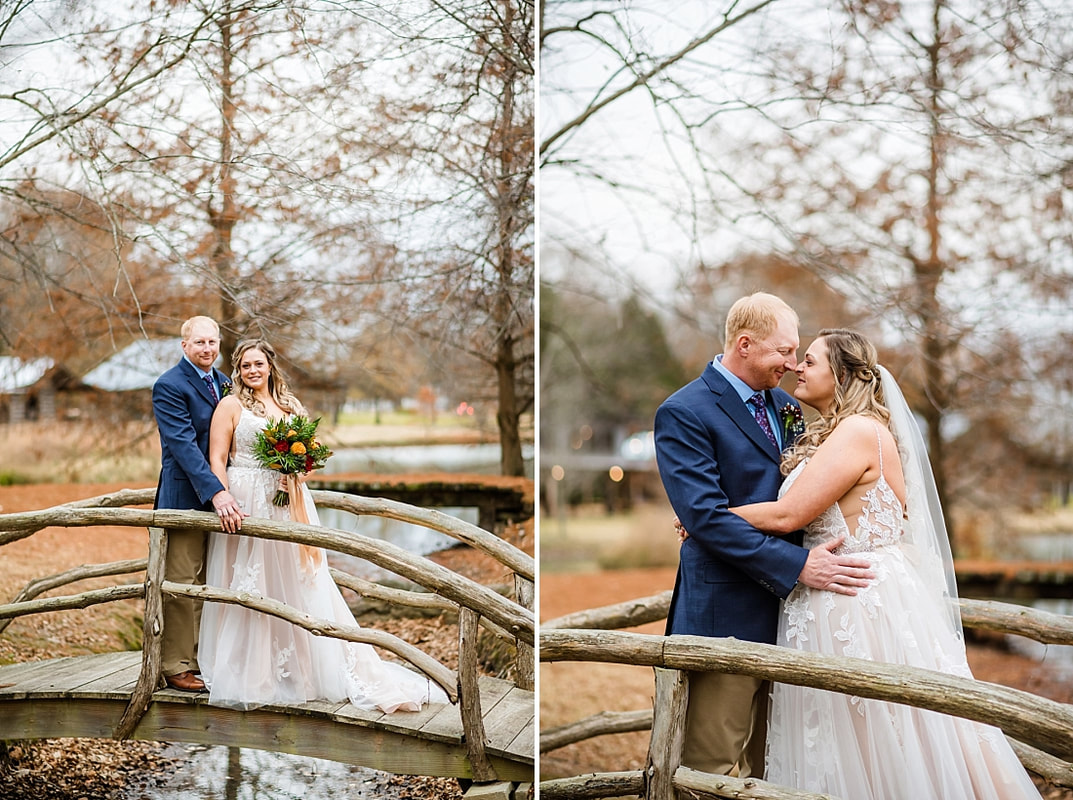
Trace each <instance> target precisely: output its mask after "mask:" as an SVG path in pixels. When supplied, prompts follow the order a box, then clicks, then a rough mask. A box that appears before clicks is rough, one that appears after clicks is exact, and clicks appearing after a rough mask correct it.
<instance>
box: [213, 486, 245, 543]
mask: <svg viewBox="0 0 1073 800" xmlns="http://www.w3.org/2000/svg"><path fill="white" fill-rule="evenodd" d="M212 507H213V508H215V509H216V516H218V517H219V518H220V527H221V528H223V529H224V530H225V531H226V532H227V533H237V532H238V531H240V530H242V520H243V518H245V517H248V516H249V514H247V513H246V512H245V511H243V510H242V507H241V506H239V504H238V500H236V499H235V498H234V497H232V496H231V492H229V491H227V490H226V489H224V490H223V491H222V492H217V493H216V494H214V495H213V496H212Z"/></svg>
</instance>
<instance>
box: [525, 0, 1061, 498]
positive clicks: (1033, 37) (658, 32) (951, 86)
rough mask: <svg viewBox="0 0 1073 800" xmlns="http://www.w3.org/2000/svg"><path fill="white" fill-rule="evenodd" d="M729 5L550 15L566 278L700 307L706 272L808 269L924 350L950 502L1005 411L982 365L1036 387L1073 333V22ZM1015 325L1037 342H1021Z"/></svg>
mask: <svg viewBox="0 0 1073 800" xmlns="http://www.w3.org/2000/svg"><path fill="white" fill-rule="evenodd" d="M710 9H711V6H710V5H708V4H701V5H700V6H693V5H689V4H687V5H685V6H682V7H680V8H679V9H678V10H677V12H676V18H675V19H673V20H669V21H666V22H664V23H657V22H656V21H654V20H653V19H652V18H651V17H650V15H652V14H654V13H655V11H656V9H655V7H654V6H649V5H646V4H643V3H641V4H636V5H633V6H631V7H629V8H625V7H622V6H619V5H614V4H601V3H598V2H595V3H584V4H582V3H576V4H558V3H550V4H548V6H547V11H546V17H545V22H546V27H545V29H544V35H543V36H542V43H543V48H544V49H543V51H542V55H543V56H544V61H543V62H542V64H543V65H546V66H547V71H546V73H545V74H546V76H547V79H546V80H543V79H542V86H543V88H542V100H545V99H546V105H547V106H548V108H549V111H548V114H547V115H545V116H546V117H547V118H548V119H549V122H548V123H547V129H546V135H545V138H544V140H543V141H544V144H543V146H542V150H541V153H542V157H543V161H542V172H541V186H542V196H543V198H544V200H543V202H544V204H545V206H544V207H545V208H549V209H550V211H549V213H548V214H547V215H546V216H544V217H543V218H542V238H543V239H544V241H542V253H548V254H549V256H550V259H549V261H550V263H549V267H550V269H549V270H548V273H549V275H551V276H562V277H561V279H562V280H564V281H567V282H569V281H570V280H571V279H572V278H574V276H576V275H577V273H578V271H579V269H578V265H582V264H589V265H593V266H594V267H595V270H596V275H598V276H600V277H603V278H604V279H605V281H606V282H607V283H609V284H612V285H613V284H614V282H616V278H618V277H619V276H621V277H620V278H619V280H618V281H617V283H618V284H619V286H622V285H625V287H627V288H626V289H619V291H627V290H632V289H633V288H635V284H636V283H637V282H642V283H644V284H646V285H648V286H649V287H651V286H652V285H653V284H654V283H656V282H658V281H660V280H663V281H664V285H665V286H666V285H667V283H671V285H673V286H676V287H679V288H680V290H682V291H684V292H685V293H688V292H689V291H691V287H692V286H693V285H694V283H693V280H692V279H691V278H690V277H689V274H688V273H690V272H692V271H693V270H694V269H698V267H697V265H712V264H722V263H732V262H733V261H734V260H735V258H738V257H740V256H741V255H742V254H743V253H764V252H769V253H773V254H775V255H777V256H778V257H779V258H781V259H783V260H784V261H785V262H786V263H789V264H794V265H797V268H798V269H801V270H803V271H807V272H809V273H811V274H813V275H815V276H816V277H818V278H819V279H820V280H822V281H823V282H825V283H826V284H828V285H829V286H831V287H832V288H833V289H835V290H836V291H838V292H839V293H841V294H843V295H845V296H847V297H849V298H850V300H851V307H855V308H856V310H857V311H858V312H860V313H863V314H867V315H871V316H872V317H873V318H876V319H878V320H880V321H881V323H882V324H881V326H880V327H879V330H880V332H881V335H882V338H883V339H884V341H885V342H886V343H887V344H892V343H897V342H900V343H901V347H900V348H899V349H900V350H902V351H905V352H915V353H917V354H918V356H917V357H916V358H915V359H913V360H907V361H906V362H905V363H904V368H903V372H902V377H903V379H904V380H905V382H906V383H907V384H909V387H908V388H909V390H910V392H911V393H913V394H914V396H915V397H916V399H917V403H916V405H917V408H918V409H919V411H920V412H921V414H922V415H923V416H924V417H925V419H926V421H927V423H928V437H929V441H930V446H931V451H932V457H933V460H934V461H935V463H936V467H937V474H938V475H939V479H940V484H941V485H942V486H943V489H944V495H949V493H950V486H949V485H948V482H947V481H945V480H943V478H944V476H946V475H947V469H948V467H949V463H948V460H947V459H946V457H945V455H944V448H945V447H946V446H947V444H948V443H949V442H950V441H951V440H952V439H954V438H957V437H960V436H962V435H963V434H964V426H965V425H967V424H969V425H971V424H972V423H971V420H972V419H973V417H972V413H970V412H971V411H972V410H973V409H976V408H981V407H982V406H983V405H985V404H986V403H987V402H988V399H989V397H990V396H992V395H989V394H988V390H989V389H991V388H992V387H990V386H989V384H988V382H987V380H985V376H984V375H983V374H982V373H980V372H979V371H978V370H979V366H980V364H981V363H986V362H987V361H988V360H989V359H990V360H994V359H995V358H1004V359H1005V358H1007V357H1008V358H1010V359H1011V361H1010V363H1008V364H1007V363H1006V361H1005V360H1004V361H1003V375H1004V376H1005V377H1006V378H1007V379H1008V380H1010V381H1014V382H1016V383H1017V385H1018V387H1019V388H1020V389H1027V388H1028V385H1027V382H1028V381H1030V380H1039V379H1040V377H1042V378H1043V379H1044V380H1046V376H1039V375H1038V374H1035V373H1034V372H1033V370H1032V369H1029V368H1028V363H1027V362H1026V361H1024V360H1023V359H1021V360H1018V359H1019V358H1021V356H1022V355H1023V354H1024V353H1025V352H1031V351H1033V350H1041V349H1046V348H1048V347H1051V346H1053V344H1052V343H1053V342H1055V341H1056V339H1055V335H1056V332H1058V331H1061V330H1063V329H1068V319H1069V318H1068V315H1064V316H1063V314H1062V313H1061V309H1063V308H1068V305H1069V301H1070V299H1073V298H1070V290H1071V287H1073V281H1071V280H1070V277H1071V267H1070V264H1071V263H1073V258H1071V255H1073V248H1071V246H1070V245H1071V242H1073V236H1071V233H1073V230H1071V227H1070V226H1071V224H1073V223H1071V222H1070V220H1069V219H1068V214H1067V213H1065V212H1064V208H1066V207H1067V204H1068V191H1069V189H1068V174H1069V173H1068V163H1069V160H1068V158H1067V157H1066V156H1065V155H1064V154H1065V153H1067V152H1068V145H1069V142H1070V141H1071V136H1070V134H1071V133H1073V130H1071V128H1070V123H1069V119H1070V117H1069V115H1068V114H1066V113H1064V110H1065V109H1067V108H1068V102H1069V101H1068V97H1069V96H1070V90H1071V88H1073V86H1071V83H1070V71H1069V69H1068V64H1069V59H1070V55H1071V54H1073V43H1071V41H1070V37H1069V31H1070V30H1071V26H1070V25H1069V22H1070V20H1069V11H1068V9H1066V8H1065V7H1064V5H1063V4H1059V3H1052V2H1047V0H1037V1H1036V2H1027V3H1025V2H1019V3H1005V2H1001V1H1000V0H995V2H983V3H980V2H971V3H970V2H960V1H959V0H934V1H933V2H929V3H927V4H900V3H873V2H865V1H862V2H855V1H853V0H846V2H840V3H837V4H834V5H833V6H831V5H830V4H820V3H817V4H815V6H814V7H809V6H807V5H806V6H801V5H800V4H796V5H795V6H794V7H793V8H792V9H789V8H784V6H783V5H782V4H779V3H777V2H776V3H772V4H763V5H762V6H760V5H757V6H750V7H745V6H741V5H740V4H736V3H733V4H728V5H726V6H725V7H724V11H723V12H722V15H721V16H719V17H716V16H715V12H714V11H712V10H710ZM746 12H749V13H748V14H747V13H746ZM787 13H792V14H793V18H792V19H790V18H789V17H788V16H787ZM727 22H733V25H730V26H728V25H726V24H725V23H727ZM716 29H718V33H717V35H716V36H714V37H711V38H705V37H706V36H707V34H708V33H710V32H711V31H713V30H716ZM697 30H699V31H701V32H702V33H701V34H700V35H697V34H696V31H697ZM701 40H703V41H702V42H701ZM698 42H700V44H699V45H698V44H697V43H698ZM678 56H681V57H678ZM676 57H677V58H676ZM577 198H583V200H584V202H580V201H578V199H577ZM593 209H598V211H594V210H593ZM623 242H624V243H626V246H625V247H624V246H622V244H621V243H623ZM638 253H639V254H640V255H638ZM703 268H704V267H703V266H702V267H700V269H703ZM624 273H627V274H624ZM592 275H593V271H591V270H590V271H589V272H588V273H587V274H586V277H587V279H588V280H589V281H590V283H591V282H592V280H593V278H592ZM667 275H670V276H675V277H674V280H673V281H667V280H666V279H665V277H664V276H667ZM639 276H641V277H640V281H639V280H638V279H639ZM608 279H609V280H608ZM664 297H666V294H664ZM684 299H685V300H688V299H689V298H688V297H686V298H684ZM667 305H668V306H669V305H670V303H667ZM677 305H678V307H679V308H682V307H686V305H687V303H685V302H680V303H678V304H677ZM681 322H682V323H683V324H689V320H688V319H685V318H681ZM1011 328H1013V329H1017V330H1020V331H1022V335H1023V336H1024V337H1026V338H1027V339H1029V340H1030V341H1031V344H1030V346H1029V347H1027V348H1026V349H1025V350H1021V349H1018V351H1017V352H1011V351H1010V350H1009V349H1008V348H1005V347H1004V343H1005V340H1004V338H1003V336H1002V333H1003V332H1004V331H1007V330H1009V329H1011ZM913 384H915V385H916V386H917V387H919V391H914V388H915V387H914V386H913ZM1011 402H1013V398H1012V397H1011ZM963 452H964V451H963V449H962V450H961V454H963ZM964 475H965V476H966V477H967V478H968V481H962V482H961V484H962V485H965V484H966V483H968V484H970V485H971V475H972V471H971V470H968V471H965V472H964Z"/></svg>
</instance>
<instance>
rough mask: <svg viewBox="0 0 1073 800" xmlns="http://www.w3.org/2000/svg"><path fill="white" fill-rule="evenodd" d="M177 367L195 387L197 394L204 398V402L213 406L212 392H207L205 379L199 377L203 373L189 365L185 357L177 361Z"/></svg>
mask: <svg viewBox="0 0 1073 800" xmlns="http://www.w3.org/2000/svg"><path fill="white" fill-rule="evenodd" d="M179 367H180V369H182V371H183V374H184V375H185V376H186V379H187V380H188V381H189V382H190V383H191V384H192V385H193V387H194V388H195V389H197V391H198V394H200V395H201V396H202V397H203V398H205V402H206V403H208V404H209V405H210V406H215V405H216V403H214V402H213V399H212V394H211V393H210V392H209V387H208V385H207V384H206V383H205V379H204V378H202V377H201V376H202V375H203V374H204V373H202V372H200V371H199V370H197V369H195V368H194V367H193V366H191V365H190V363H189V362H188V361H187V360H186V359H185V358H184V359H183V360H182V361H180V362H179Z"/></svg>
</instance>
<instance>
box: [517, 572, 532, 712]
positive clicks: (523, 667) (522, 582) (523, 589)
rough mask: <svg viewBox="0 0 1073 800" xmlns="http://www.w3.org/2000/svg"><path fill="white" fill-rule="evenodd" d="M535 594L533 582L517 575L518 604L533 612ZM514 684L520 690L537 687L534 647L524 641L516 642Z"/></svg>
mask: <svg viewBox="0 0 1073 800" xmlns="http://www.w3.org/2000/svg"><path fill="white" fill-rule="evenodd" d="M534 594H535V591H534V588H533V582H532V581H531V580H529V579H528V578H524V577H522V576H521V575H518V574H517V573H515V575H514V596H515V598H516V599H517V600H518V604H519V605H521V606H524V607H525V608H528V609H529V610H530V611H532V610H533V596H534ZM514 683H515V684H517V686H518V688H519V689H525V690H526V691H529V692H531V691H533V689H534V688H535V686H536V664H535V657H534V655H533V646H532V645H528V644H526V643H525V642H523V641H520V640H516V644H515V656H514Z"/></svg>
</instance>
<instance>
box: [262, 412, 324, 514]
mask: <svg viewBox="0 0 1073 800" xmlns="http://www.w3.org/2000/svg"><path fill="white" fill-rule="evenodd" d="M319 424H320V417H318V418H317V419H314V420H311V419H309V418H308V417H303V416H301V415H296V416H293V417H282V418H280V419H278V420H276V421H275V422H270V423H269V424H268V425H266V426H265V428H264V430H262V431H260V432H259V433H258V434H257V440H256V441H255V442H254V445H253V452H254V455H256V456H257V460H258V461H259V462H260V463H261V466H263V467H267V468H268V469H273V470H276V471H278V472H279V473H280V474H282V475H297V474H300V473H303V472H312V471H313V470H315V469H321V468H322V467H323V466H324V464H325V463H326V462H327V461H328V457H329V456H331V454H332V451H331V450H329V449H328V447H327V446H325V445H324V444H321V442H320V441H319V440H318V439H317V426H318V425H319ZM272 502H273V503H274V504H275V505H277V506H285V505H288V504H289V503H290V498H289V497H288V495H287V493H286V492H284V491H282V490H280V491H278V492H276V496H275V497H274V498H273V499H272Z"/></svg>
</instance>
